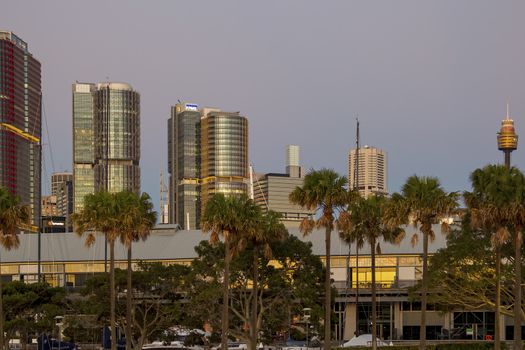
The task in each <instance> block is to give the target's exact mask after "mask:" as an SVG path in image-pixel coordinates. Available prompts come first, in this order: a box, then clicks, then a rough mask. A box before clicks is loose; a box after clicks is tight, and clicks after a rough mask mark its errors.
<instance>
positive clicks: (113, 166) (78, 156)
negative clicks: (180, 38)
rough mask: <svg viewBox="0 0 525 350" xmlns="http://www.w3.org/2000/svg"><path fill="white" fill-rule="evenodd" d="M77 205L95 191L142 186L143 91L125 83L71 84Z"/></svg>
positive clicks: (79, 205)
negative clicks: (141, 122) (141, 95)
mask: <svg viewBox="0 0 525 350" xmlns="http://www.w3.org/2000/svg"><path fill="white" fill-rule="evenodd" d="M73 159H74V166H73V169H74V183H73V186H74V203H75V205H74V206H75V211H78V210H80V209H81V208H82V206H83V201H84V196H85V195H87V194H89V193H94V192H97V191H108V192H120V191H133V192H137V193H138V192H140V167H139V161H140V95H139V94H138V93H137V92H136V91H134V90H133V88H132V87H131V86H130V85H128V84H126V83H110V82H106V83H99V84H97V85H94V84H90V83H88V84H84V83H76V84H73Z"/></svg>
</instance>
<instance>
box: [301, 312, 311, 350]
mask: <svg viewBox="0 0 525 350" xmlns="http://www.w3.org/2000/svg"><path fill="white" fill-rule="evenodd" d="M310 311H312V309H311V308H309V307H305V308H303V318H304V321H305V322H306V349H308V348H309V347H310V341H309V340H308V331H309V330H310Z"/></svg>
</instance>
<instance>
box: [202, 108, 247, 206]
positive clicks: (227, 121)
mask: <svg viewBox="0 0 525 350" xmlns="http://www.w3.org/2000/svg"><path fill="white" fill-rule="evenodd" d="M201 124H202V125H201V150H202V151H201V152H202V153H201V154H202V155H201V178H202V180H201V207H202V209H204V208H205V207H206V202H207V201H208V199H209V198H210V197H211V196H212V195H213V194H214V193H224V194H225V195H241V194H246V193H247V192H248V171H249V170H248V119H247V118H246V117H243V116H241V115H240V114H239V113H238V112H237V113H228V112H222V111H214V110H212V111H210V112H208V113H206V114H204V115H203V116H202V120H201Z"/></svg>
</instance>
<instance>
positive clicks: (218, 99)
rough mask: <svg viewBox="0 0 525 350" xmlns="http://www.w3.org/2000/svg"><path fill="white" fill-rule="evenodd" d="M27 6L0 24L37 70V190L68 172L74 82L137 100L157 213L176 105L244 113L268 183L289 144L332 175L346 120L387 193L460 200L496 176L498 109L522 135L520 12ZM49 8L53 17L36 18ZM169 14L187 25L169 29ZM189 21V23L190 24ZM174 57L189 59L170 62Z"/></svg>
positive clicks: (147, 186)
mask: <svg viewBox="0 0 525 350" xmlns="http://www.w3.org/2000/svg"><path fill="white" fill-rule="evenodd" d="M29 4H30V3H26V2H24V3H10V4H8V5H6V8H7V10H6V11H2V14H0V21H1V22H2V26H3V28H2V29H5V30H11V31H13V32H14V33H16V34H17V35H19V36H20V37H22V38H23V39H24V40H25V41H26V42H28V43H29V45H30V47H31V51H32V53H33V54H34V55H35V57H38V58H39V60H40V61H41V63H42V80H43V93H44V101H43V102H44V106H43V110H44V116H43V117H44V119H45V120H46V121H47V123H48V132H49V136H50V137H51V140H50V141H51V142H49V140H48V138H47V135H46V131H45V130H43V134H44V141H43V153H44V156H45V164H44V169H43V172H42V177H43V182H44V184H47V183H49V181H48V180H47V179H48V178H49V177H50V175H51V173H52V172H53V171H62V170H72V169H71V168H72V159H71V147H72V142H71V139H70V136H69V135H70V133H69V130H71V121H70V115H71V110H70V109H71V106H70V86H71V83H73V82H74V81H76V80H79V81H104V80H111V81H127V82H129V83H130V84H132V85H133V87H134V88H135V89H136V90H137V91H138V92H139V93H141V95H142V113H141V114H142V116H143V117H142V119H143V125H144V128H143V132H142V140H143V142H142V155H141V158H142V161H141V167H142V168H143V169H144V170H143V172H142V174H143V176H142V190H143V191H146V192H148V193H150V194H151V195H152V197H153V198H154V200H153V202H154V203H155V204H156V205H157V203H158V196H159V193H158V192H159V189H158V181H159V172H160V169H161V168H162V169H164V173H165V174H166V173H167V171H166V169H167V164H166V161H165V160H166V146H165V145H166V143H167V142H166V136H165V134H166V133H165V120H166V119H167V118H168V117H169V113H170V106H172V105H173V104H175V103H176V101H177V99H180V100H189V101H205V102H206V104H207V105H211V106H213V105H217V106H221V107H223V108H224V109H225V110H241V111H242V112H243V113H244V114H246V115H247V116H249V119H250V135H251V137H250V140H251V141H250V152H251V153H250V162H251V163H252V164H253V165H254V167H255V171H257V172H274V171H279V169H280V167H281V164H282V158H283V157H282V151H281V150H282V149H283V147H284V146H285V145H286V144H288V143H293V144H298V145H300V146H301V148H302V154H303V157H302V158H303V162H302V163H303V164H304V165H305V170H309V169H310V168H321V167H329V168H334V169H335V170H336V171H338V172H339V173H340V174H342V175H343V174H346V172H347V171H346V167H347V160H346V155H347V153H348V151H349V150H350V149H351V148H352V147H353V145H354V137H353V135H354V134H355V127H354V125H353V124H354V123H353V121H354V119H355V116H356V115H357V114H358V115H359V119H360V120H361V132H362V133H361V134H362V138H361V141H362V144H363V145H364V144H373V145H376V146H378V147H380V148H381V149H384V150H386V151H387V152H388V154H389V184H388V185H389V189H390V191H391V192H394V191H398V190H399V186H400V185H401V184H402V183H403V182H404V180H405V179H406V178H407V177H408V176H410V175H412V174H418V175H432V176H437V177H439V178H440V179H441V181H442V183H443V185H444V186H445V188H446V189H447V190H451V191H452V190H465V189H468V186H469V185H468V175H469V174H470V172H471V171H472V170H474V169H475V168H477V167H481V166H483V165H485V164H487V163H502V159H501V154H500V152H498V150H497V147H496V141H495V136H496V132H497V131H498V128H499V124H500V121H501V119H502V118H504V116H505V104H506V101H507V100H510V108H511V111H510V115H511V117H512V118H513V119H514V120H515V123H516V131H517V133H518V134H520V130H521V128H522V127H523V124H524V123H523V119H524V117H525V99H523V98H522V97H523V96H524V95H525V84H523V82H524V80H525V69H524V67H523V65H522V64H521V60H520V57H523V54H524V53H525V44H524V43H523V42H522V41H521V39H520V33H522V32H523V31H524V26H525V24H523V23H522V22H521V21H520V18H519V15H518V14H519V13H522V12H523V11H522V10H523V9H524V7H525V5H524V4H522V3H521V2H518V1H507V2H502V3H497V4H495V3H490V2H481V3H480V2H474V1H469V2H463V3H456V2H446V3H444V2H439V3H438V2H435V3H427V4H420V3H418V2H404V3H400V4H390V3H387V2H382V3H380V4H377V3H376V4H368V3H367V4H357V3H351V4H347V3H342V2H334V3H330V4H322V5H321V4H313V3H298V2H297V3H294V2H291V3H289V4H284V5H283V4H278V3H272V2H270V3H266V4H265V5H262V4H251V5H245V4H233V3H231V2H226V3H223V4H220V5H219V4H214V3H206V4H205V5H202V6H199V5H195V4H191V5H190V4H183V3H179V4H169V3H160V5H159V6H157V7H151V8H147V7H146V5H144V4H138V3H137V4H130V5H129V6H127V7H124V8H122V6H118V4H107V6H106V7H105V9H106V11H105V12H104V13H98V12H97V11H96V6H92V4H90V5H89V6H87V4H76V5H74V4H69V3H66V2H55V3H50V4H49V3H46V4H39V3H37V2H32V3H31V6H32V11H31V13H27V11H26V10H27V8H28V6H29ZM56 11H61V13H64V14H65V15H64V16H60V18H57V16H47V17H46V16H45V14H51V13H53V12H56ZM121 11H124V13H125V15H123V16H122V17H121V18H122V19H120V17H118V16H116V14H117V13H120V12H121ZM80 12H82V13H83V16H77V15H75V14H77V13H80ZM172 13H182V14H187V15H188V16H182V15H181V16H175V17H176V19H177V20H176V21H174V20H173V18H174V17H173V16H171V14H172ZM195 16H198V18H200V20H199V21H198V22H199V24H200V25H199V26H191V25H189V23H191V18H195ZM29 17H30V18H29ZM94 19H97V21H100V22H102V23H117V24H119V25H120V27H119V26H118V25H116V26H114V27H115V31H109V32H107V33H106V32H104V35H102V34H101V28H97V26H93V25H88V23H92V21H93V20H94ZM110 20H111V22H110ZM269 22H271V23H272V26H270V27H267V26H266V24H267V23H269ZM127 23H133V25H131V24H127ZM134 26H136V27H134ZM101 27H103V26H101ZM64 28H68V30H67V32H66V31H64V30H63V29H64ZM240 28H242V30H240ZM488 28H490V29H488ZM416 29H417V30H416ZM172 37H173V38H175V40H170V38H172ZM57 38H59V39H60V40H57ZM95 38H96V40H95ZM139 42H140V45H137V43H139ZM172 43H173V45H172ZM95 47H96V48H97V49H100V50H95V49H94V48H95ZM170 47H172V48H170ZM182 49H183V50H184V51H185V52H192V53H193V54H192V55H177V54H174V53H176V52H182V51H180V50H182ZM186 50H187V51H186ZM152 53H153V57H151V55H152ZM144 55H148V56H144ZM210 55H211V56H210ZM185 56H188V57H185ZM146 57H147V59H146ZM148 59H149V61H148ZM149 62H153V64H151V63H149ZM146 63H147V64H146ZM106 77H107V79H106ZM219 86H220V88H218V87H219ZM43 122H44V120H43ZM275 126H278V127H275ZM467 130H468V132H467ZM50 143H51V146H52V149H53V158H54V159H51V157H50V153H49V144H50ZM512 159H513V164H514V165H517V166H518V167H521V168H523V165H524V164H525V153H523V152H521V151H520V150H519V149H518V150H517V151H515V152H514V153H513V157H512ZM52 163H54V168H53V166H52ZM43 192H44V193H46V192H49V190H48V189H46V187H45V186H44V191H43Z"/></svg>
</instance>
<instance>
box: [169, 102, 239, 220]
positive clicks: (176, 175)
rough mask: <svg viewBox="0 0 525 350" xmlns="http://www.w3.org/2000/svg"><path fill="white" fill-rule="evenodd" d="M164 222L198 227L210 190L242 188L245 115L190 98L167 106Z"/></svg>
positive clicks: (230, 192)
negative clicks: (167, 181)
mask: <svg viewBox="0 0 525 350" xmlns="http://www.w3.org/2000/svg"><path fill="white" fill-rule="evenodd" d="M168 168H169V173H170V203H169V208H170V209H169V210H170V223H178V224H179V225H180V226H181V227H182V228H184V229H198V228H200V214H201V212H202V211H203V209H204V208H205V206H206V202H207V200H208V199H209V198H210V196H212V195H213V194H214V193H219V192H220V193H224V194H226V195H240V194H246V193H247V190H248V120H247V119H246V118H245V117H243V116H241V115H240V114H239V113H229V112H223V111H221V110H219V109H212V108H203V109H199V108H198V107H197V105H195V104H190V103H179V104H177V105H175V106H174V107H172V111H171V118H170V119H169V120H168Z"/></svg>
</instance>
